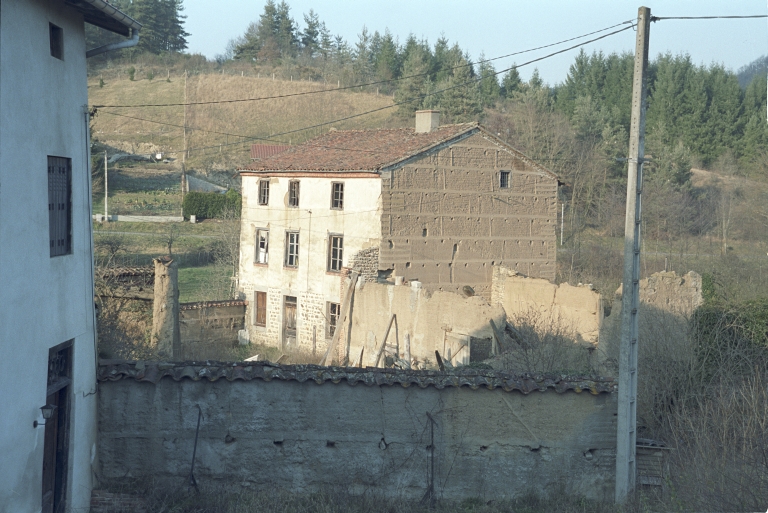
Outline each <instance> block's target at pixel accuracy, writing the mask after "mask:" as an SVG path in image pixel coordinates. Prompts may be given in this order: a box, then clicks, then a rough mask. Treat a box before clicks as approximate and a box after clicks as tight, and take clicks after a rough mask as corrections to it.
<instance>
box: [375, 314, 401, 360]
mask: <svg viewBox="0 0 768 513" xmlns="http://www.w3.org/2000/svg"><path fill="white" fill-rule="evenodd" d="M396 318H397V316H396V315H395V314H392V317H390V318H389V324H388V325H387V331H386V332H384V339H383V340H382V341H381V345H380V346H379V349H378V350H377V351H376V358H375V359H374V360H373V366H374V367H378V366H379V360H381V355H382V353H384V347H386V345H387V337H388V336H389V330H390V329H392V323H393V322H395V319H396Z"/></svg>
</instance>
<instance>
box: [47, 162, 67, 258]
mask: <svg viewBox="0 0 768 513" xmlns="http://www.w3.org/2000/svg"><path fill="white" fill-rule="evenodd" d="M48 242H49V246H50V249H51V256H52V257H55V256H60V255H69V254H70V253H72V159H68V158H64V157H48Z"/></svg>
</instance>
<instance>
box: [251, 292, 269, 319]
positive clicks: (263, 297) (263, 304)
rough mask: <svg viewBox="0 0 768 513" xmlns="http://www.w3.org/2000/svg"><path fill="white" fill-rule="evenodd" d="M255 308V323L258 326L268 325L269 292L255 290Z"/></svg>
mask: <svg viewBox="0 0 768 513" xmlns="http://www.w3.org/2000/svg"><path fill="white" fill-rule="evenodd" d="M254 296H255V298H254V305H255V307H254V309H253V323H254V324H255V325H256V326H266V325H267V293H266V292H255V293H254Z"/></svg>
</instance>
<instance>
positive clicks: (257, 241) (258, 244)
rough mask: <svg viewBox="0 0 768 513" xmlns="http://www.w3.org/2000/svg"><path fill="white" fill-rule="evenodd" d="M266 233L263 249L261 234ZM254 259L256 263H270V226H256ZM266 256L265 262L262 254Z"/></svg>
mask: <svg viewBox="0 0 768 513" xmlns="http://www.w3.org/2000/svg"><path fill="white" fill-rule="evenodd" d="M262 233H265V234H266V236H265V238H264V248H263V250H262V247H261V234H262ZM253 247H254V255H253V257H254V261H253V263H254V264H256V265H268V264H269V228H256V233H255V237H254V244H253ZM262 255H263V256H264V258H263V260H264V261H263V262H262V259H261V256H262Z"/></svg>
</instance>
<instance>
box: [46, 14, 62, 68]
mask: <svg viewBox="0 0 768 513" xmlns="http://www.w3.org/2000/svg"><path fill="white" fill-rule="evenodd" d="M48 29H49V35H50V39H51V57H56V58H57V59H61V60H64V30H63V29H62V28H61V27H57V26H56V25H54V24H53V23H49V24H48Z"/></svg>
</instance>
